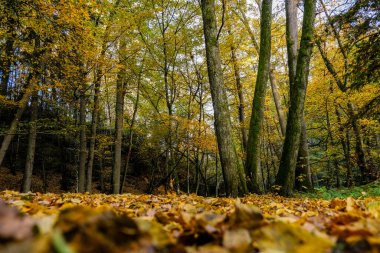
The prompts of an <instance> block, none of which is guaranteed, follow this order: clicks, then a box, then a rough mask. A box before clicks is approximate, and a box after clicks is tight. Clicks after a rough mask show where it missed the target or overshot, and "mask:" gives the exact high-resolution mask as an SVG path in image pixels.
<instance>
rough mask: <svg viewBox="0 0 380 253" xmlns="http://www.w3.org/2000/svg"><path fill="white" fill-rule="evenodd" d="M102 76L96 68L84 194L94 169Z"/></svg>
mask: <svg viewBox="0 0 380 253" xmlns="http://www.w3.org/2000/svg"><path fill="white" fill-rule="evenodd" d="M102 76H103V73H102V70H101V69H100V68H98V70H97V73H96V77H95V83H94V107H93V109H92V118H91V137H90V146H89V159H88V164H87V176H86V192H91V191H92V170H93V167H94V159H95V143H96V131H97V127H98V119H99V94H100V85H101V78H102Z"/></svg>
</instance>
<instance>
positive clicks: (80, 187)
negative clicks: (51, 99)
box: [78, 92, 87, 192]
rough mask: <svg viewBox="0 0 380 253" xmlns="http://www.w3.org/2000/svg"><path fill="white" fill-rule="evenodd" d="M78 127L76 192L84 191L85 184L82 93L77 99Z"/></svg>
mask: <svg viewBox="0 0 380 253" xmlns="http://www.w3.org/2000/svg"><path fill="white" fill-rule="evenodd" d="M79 127H80V137H79V139H80V151H79V172H78V192H84V191H85V182H86V160H87V139H86V95H85V94H84V92H83V93H82V94H81V95H80V97H79Z"/></svg>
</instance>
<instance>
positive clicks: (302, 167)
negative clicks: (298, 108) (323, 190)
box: [295, 113, 313, 191]
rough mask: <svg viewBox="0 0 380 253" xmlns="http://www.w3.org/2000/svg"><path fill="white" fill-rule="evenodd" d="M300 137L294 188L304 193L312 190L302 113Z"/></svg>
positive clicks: (307, 146) (307, 145) (304, 123)
mask: <svg viewBox="0 0 380 253" xmlns="http://www.w3.org/2000/svg"><path fill="white" fill-rule="evenodd" d="M301 117H302V118H301V136H300V145H299V150H298V157H297V165H296V178H295V179H296V186H297V187H296V188H297V189H299V190H301V191H305V190H310V189H312V188H313V182H312V180H311V169H310V161H309V144H308V143H307V134H306V121H305V117H304V113H302V116H301Z"/></svg>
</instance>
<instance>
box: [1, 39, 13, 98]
mask: <svg viewBox="0 0 380 253" xmlns="http://www.w3.org/2000/svg"><path fill="white" fill-rule="evenodd" d="M13 42H14V39H13V38H8V39H7V41H6V42H5V53H4V54H5V60H4V61H2V63H1V84H0V95H3V96H7V94H8V82H9V77H10V73H11V65H12V57H13Z"/></svg>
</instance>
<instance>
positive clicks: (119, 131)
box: [112, 70, 125, 194]
mask: <svg viewBox="0 0 380 253" xmlns="http://www.w3.org/2000/svg"><path fill="white" fill-rule="evenodd" d="M124 86H125V70H120V72H119V73H118V76H117V81H116V108H115V109H116V112H115V150H114V165H113V170H112V193H114V194H119V193H120V172H121V147H122V141H123V122H124V120H123V117H124V94H125V90H124Z"/></svg>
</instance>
